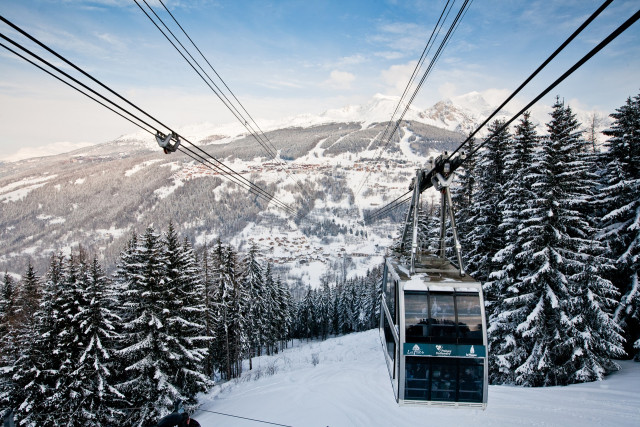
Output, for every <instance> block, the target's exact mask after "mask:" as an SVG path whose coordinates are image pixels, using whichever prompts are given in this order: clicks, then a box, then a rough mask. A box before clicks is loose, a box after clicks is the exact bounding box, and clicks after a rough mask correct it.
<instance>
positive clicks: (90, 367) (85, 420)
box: [73, 257, 124, 426]
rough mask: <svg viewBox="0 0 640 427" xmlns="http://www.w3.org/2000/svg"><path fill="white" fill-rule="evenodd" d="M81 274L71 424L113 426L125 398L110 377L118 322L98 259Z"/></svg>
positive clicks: (108, 286)
mask: <svg viewBox="0 0 640 427" xmlns="http://www.w3.org/2000/svg"><path fill="white" fill-rule="evenodd" d="M80 272H81V276H82V277H83V278H84V280H83V281H82V282H81V285H82V287H83V289H82V291H83V293H84V298H85V301H86V304H85V305H83V306H82V307H80V309H79V312H78V313H77V314H76V318H75V319H74V320H75V321H76V322H77V323H78V325H79V327H80V332H81V334H82V336H83V337H84V340H83V348H82V349H81V350H82V352H81V353H80V355H79V359H78V360H77V363H76V366H75V371H74V372H73V377H74V378H75V380H76V383H77V387H78V390H79V393H78V394H79V396H78V399H79V400H80V402H79V408H80V409H79V410H78V411H76V412H75V414H74V416H73V418H74V421H73V422H74V423H76V424H78V425H82V426H103V425H114V424H117V423H118V420H119V419H121V417H122V416H123V413H122V411H120V410H118V409H117V408H118V406H121V405H122V400H123V399H124V396H123V395H122V394H121V393H120V392H119V391H117V390H116V389H115V387H114V386H113V384H114V376H113V375H112V359H113V355H114V350H115V349H114V348H113V345H114V343H115V342H116V341H117V338H118V335H117V334H116V332H115V324H117V323H118V322H119V321H120V320H121V319H120V318H119V317H118V316H117V315H116V314H115V312H114V311H115V308H116V299H115V295H114V294H113V292H112V288H111V287H110V282H109V280H108V279H107V277H106V276H105V274H104V271H103V270H102V266H101V265H100V263H99V262H98V259H97V258H96V257H94V258H93V261H92V262H91V264H87V263H84V262H83V263H81V265H80Z"/></svg>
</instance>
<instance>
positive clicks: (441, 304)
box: [429, 292, 457, 343]
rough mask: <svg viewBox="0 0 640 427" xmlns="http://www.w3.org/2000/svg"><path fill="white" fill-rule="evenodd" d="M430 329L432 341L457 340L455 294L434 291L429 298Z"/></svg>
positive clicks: (445, 341)
mask: <svg viewBox="0 0 640 427" xmlns="http://www.w3.org/2000/svg"><path fill="white" fill-rule="evenodd" d="M429 308H430V313H429V314H430V316H431V317H430V319H429V321H430V326H431V328H430V330H429V336H430V337H431V338H432V339H431V341H432V342H442V343H448V342H455V341H456V338H457V337H456V335H457V334H456V313H455V306H454V303H453V294H452V293H451V294H448V293H435V292H432V293H431V295H430V298H429Z"/></svg>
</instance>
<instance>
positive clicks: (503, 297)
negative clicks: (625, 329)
mask: <svg viewBox="0 0 640 427" xmlns="http://www.w3.org/2000/svg"><path fill="white" fill-rule="evenodd" d="M537 144H538V136H537V134H536V130H535V126H534V125H533V123H532V122H531V120H530V115H529V113H525V114H524V115H523V118H522V119H521V120H520V122H519V123H518V125H517V126H516V129H515V135H514V138H513V143H512V144H511V145H510V147H509V149H508V151H507V154H506V156H505V162H504V166H505V171H504V173H505V179H506V184H505V185H504V198H503V199H502V200H501V201H500V202H499V205H498V206H499V208H500V210H501V212H502V222H501V223H500V225H499V226H498V229H499V230H500V232H501V233H502V234H503V235H504V241H505V243H504V247H503V248H502V249H500V250H499V251H498V252H497V253H496V254H495V255H494V257H493V259H492V261H493V263H494V265H495V266H496V269H495V270H494V271H493V272H492V273H491V275H490V277H489V279H490V280H491V285H490V286H491V288H492V293H493V294H494V295H497V296H498V297H494V299H493V300H492V301H490V304H491V314H490V316H489V319H488V321H489V324H488V331H487V333H488V340H489V352H488V353H489V365H490V366H489V373H490V382H491V383H493V384H495V383H512V382H513V381H514V370H515V367H517V365H516V366H513V365H512V363H517V362H515V361H517V360H520V358H521V357H522V354H521V353H520V352H521V350H522V349H521V348H520V347H519V346H518V344H517V341H516V340H517V338H516V335H515V333H516V326H517V325H518V324H519V323H520V322H521V321H522V320H523V319H519V318H518V317H517V316H516V312H517V309H516V307H517V302H516V301H517V297H518V291H517V290H518V287H517V286H516V287H514V284H516V282H518V281H519V280H520V277H522V276H526V274H527V272H526V260H525V259H522V258H518V257H517V256H518V254H519V252H520V249H521V248H522V246H523V244H524V243H525V242H523V241H522V238H521V236H520V231H521V230H522V229H523V228H524V220H525V219H526V216H525V214H524V212H525V209H526V208H527V207H528V204H529V201H530V200H533V198H534V195H533V193H532V190H531V185H532V179H531V175H532V174H533V173H535V171H534V170H532V169H531V165H532V164H533V162H534V154H535V149H536V146H537ZM514 298H515V300H514ZM513 303H515V304H516V307H512V306H511V305H512V304H513ZM514 310H515V311H514Z"/></svg>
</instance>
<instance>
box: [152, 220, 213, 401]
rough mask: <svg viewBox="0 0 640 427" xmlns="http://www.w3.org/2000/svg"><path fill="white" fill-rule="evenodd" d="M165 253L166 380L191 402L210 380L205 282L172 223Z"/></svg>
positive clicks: (188, 246) (165, 240)
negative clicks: (168, 373)
mask: <svg viewBox="0 0 640 427" xmlns="http://www.w3.org/2000/svg"><path fill="white" fill-rule="evenodd" d="M163 243H164V250H165V253H166V284H165V288H164V289H165V291H166V295H165V297H164V299H165V300H166V301H167V303H166V310H167V311H168V314H167V316H166V318H165V333H166V339H167V341H166V343H165V344H166V346H167V351H168V353H169V362H170V364H171V365H172V366H170V367H169V372H170V373H171V377H170V378H169V381H170V382H171V384H172V385H173V386H174V387H175V388H176V389H177V390H178V391H179V394H180V395H181V396H184V398H185V399H186V401H187V402H188V403H190V404H195V403H196V399H195V396H196V394H198V393H200V392H204V391H206V390H207V389H208V388H209V387H210V385H211V384H210V382H209V379H208V378H207V376H206V375H205V374H204V372H203V371H204V369H202V366H203V362H204V360H205V359H206V358H207V356H208V348H207V347H208V337H206V336H204V335H203V331H204V324H203V322H202V320H203V318H204V313H205V306H204V304H203V302H202V297H201V296H202V294H203V293H204V284H203V283H202V280H201V279H200V272H199V271H198V268H197V265H196V259H195V255H194V252H193V249H192V248H191V245H190V244H189V242H188V240H186V239H185V240H184V241H183V242H182V245H180V242H179V240H178V235H177V233H176V231H175V229H174V227H173V224H172V223H169V228H168V231H167V232H166V234H165V237H164V241H163Z"/></svg>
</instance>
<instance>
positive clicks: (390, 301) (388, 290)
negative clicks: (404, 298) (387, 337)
mask: <svg viewBox="0 0 640 427" xmlns="http://www.w3.org/2000/svg"><path fill="white" fill-rule="evenodd" d="M386 282H387V286H386V287H385V294H384V298H385V299H386V300H387V308H388V309H389V313H390V314H391V318H392V319H393V321H394V322H395V319H396V283H395V282H394V280H393V276H392V275H391V273H389V272H387V280H386Z"/></svg>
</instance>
